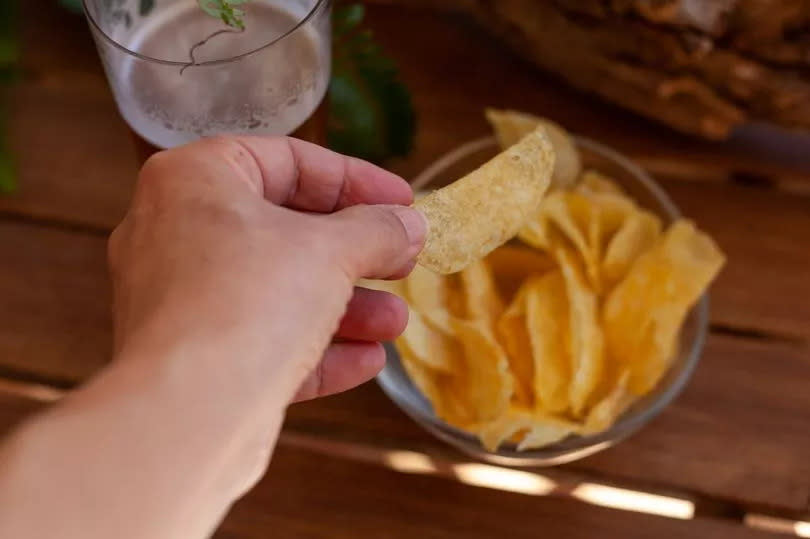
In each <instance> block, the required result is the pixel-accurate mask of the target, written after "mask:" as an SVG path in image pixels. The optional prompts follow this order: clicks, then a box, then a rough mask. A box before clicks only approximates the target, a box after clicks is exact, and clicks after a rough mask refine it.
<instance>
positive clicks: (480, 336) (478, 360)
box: [453, 319, 514, 422]
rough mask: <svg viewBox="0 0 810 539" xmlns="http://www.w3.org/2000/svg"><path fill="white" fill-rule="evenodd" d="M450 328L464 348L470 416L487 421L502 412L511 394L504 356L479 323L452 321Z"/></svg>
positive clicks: (489, 334) (511, 384)
mask: <svg viewBox="0 0 810 539" xmlns="http://www.w3.org/2000/svg"><path fill="white" fill-rule="evenodd" d="M453 328H454V329H455V333H456V336H457V338H458V340H459V341H460V342H461V345H462V347H463V349H464V360H463V365H464V368H465V370H466V374H467V377H468V378H467V384H468V385H467V394H468V396H469V400H470V403H471V405H472V410H473V416H474V417H475V419H476V420H477V421H479V422H484V421H491V420H493V419H495V418H496V417H498V416H500V415H501V414H502V413H503V412H504V410H506V408H507V407H508V406H509V401H510V400H511V398H512V393H513V391H514V381H513V380H512V375H511V373H510V372H509V363H508V361H507V359H506V353H505V352H504V351H503V349H502V348H501V346H500V344H498V341H497V340H496V339H495V336H494V334H493V332H492V330H491V328H490V326H489V324H487V323H486V322H485V321H483V320H458V319H453Z"/></svg>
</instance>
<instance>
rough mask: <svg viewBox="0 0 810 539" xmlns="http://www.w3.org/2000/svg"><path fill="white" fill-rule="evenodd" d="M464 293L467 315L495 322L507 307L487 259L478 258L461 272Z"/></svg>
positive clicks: (472, 318) (470, 317) (490, 322)
mask: <svg viewBox="0 0 810 539" xmlns="http://www.w3.org/2000/svg"><path fill="white" fill-rule="evenodd" d="M459 277H460V280H461V286H462V290H463V294H464V303H465V317H466V318H467V319H470V320H478V319H480V320H485V321H486V322H487V323H489V324H490V325H491V324H494V323H495V320H497V319H498V318H499V317H500V316H501V313H503V311H504V309H505V308H506V307H505V306H504V304H503V300H502V299H501V296H500V294H499V293H498V289H497V287H496V286H495V280H494V279H493V278H492V272H491V271H490V269H489V265H488V264H487V263H486V261H485V260H476V261H475V262H473V263H472V264H470V265H469V266H467V267H466V268H464V269H463V270H462V271H461V273H460V274H459Z"/></svg>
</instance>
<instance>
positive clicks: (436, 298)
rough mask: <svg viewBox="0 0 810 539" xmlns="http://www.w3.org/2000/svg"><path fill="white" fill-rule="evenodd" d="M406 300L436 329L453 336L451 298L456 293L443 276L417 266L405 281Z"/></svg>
mask: <svg viewBox="0 0 810 539" xmlns="http://www.w3.org/2000/svg"><path fill="white" fill-rule="evenodd" d="M404 282H405V292H406V299H407V300H408V302H409V304H410V305H411V307H413V310H415V311H416V312H417V313H419V314H421V315H422V316H423V317H424V318H425V320H426V321H427V322H428V324H430V325H431V326H433V327H434V328H436V329H438V330H441V331H442V332H444V334H445V335H452V334H453V328H452V326H451V325H450V316H451V311H450V309H449V305H450V303H451V302H452V301H453V298H451V296H452V295H453V294H454V293H455V291H454V290H452V289H451V287H450V285H449V283H448V281H447V280H446V279H445V278H444V277H442V276H441V275H437V274H436V273H433V272H432V271H430V270H428V269H426V268H423V267H421V266H416V267H414V268H413V271H411V274H410V275H409V276H408V278H407V279H406V280H405V281H404Z"/></svg>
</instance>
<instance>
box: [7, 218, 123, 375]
mask: <svg viewBox="0 0 810 539" xmlns="http://www.w3.org/2000/svg"><path fill="white" fill-rule="evenodd" d="M0 245H2V246H3V247H2V254H0V372H2V373H5V374H6V375H8V374H18V375H21V376H23V377H26V376H27V377H33V378H34V379H36V378H38V377H45V378H47V379H49V380H55V381H57V382H59V383H62V384H70V383H74V382H77V381H80V380H83V379H84V378H86V377H87V376H89V375H90V374H91V373H92V372H94V371H95V370H96V369H97V368H98V367H100V366H101V365H103V364H104V363H105V362H106V361H108V359H109V354H110V349H111V342H110V327H111V321H110V301H111V299H110V291H109V282H108V278H107V273H106V254H105V248H106V241H105V239H104V238H103V237H98V236H92V235H84V234H77V233H74V232H68V231H62V230H58V229H54V228H47V227H38V226H32V225H26V224H19V223H8V222H6V223H3V222H0Z"/></svg>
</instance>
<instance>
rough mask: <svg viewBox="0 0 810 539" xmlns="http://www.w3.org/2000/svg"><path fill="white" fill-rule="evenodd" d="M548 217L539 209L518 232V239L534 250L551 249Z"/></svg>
mask: <svg viewBox="0 0 810 539" xmlns="http://www.w3.org/2000/svg"><path fill="white" fill-rule="evenodd" d="M549 228H550V223H549V220H548V215H546V214H545V212H543V210H542V204H541V209H540V211H538V212H537V213H536V215H534V216H533V217H532V218H531V219H529V220H528V221H527V222H526V224H525V225H524V226H523V228H521V229H520V230H519V231H518V239H519V240H520V241H522V242H523V243H525V244H526V245H530V246H531V247H534V248H535V249H540V250H542V251H546V250H548V249H549V248H550V247H551V233H550V231H549Z"/></svg>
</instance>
